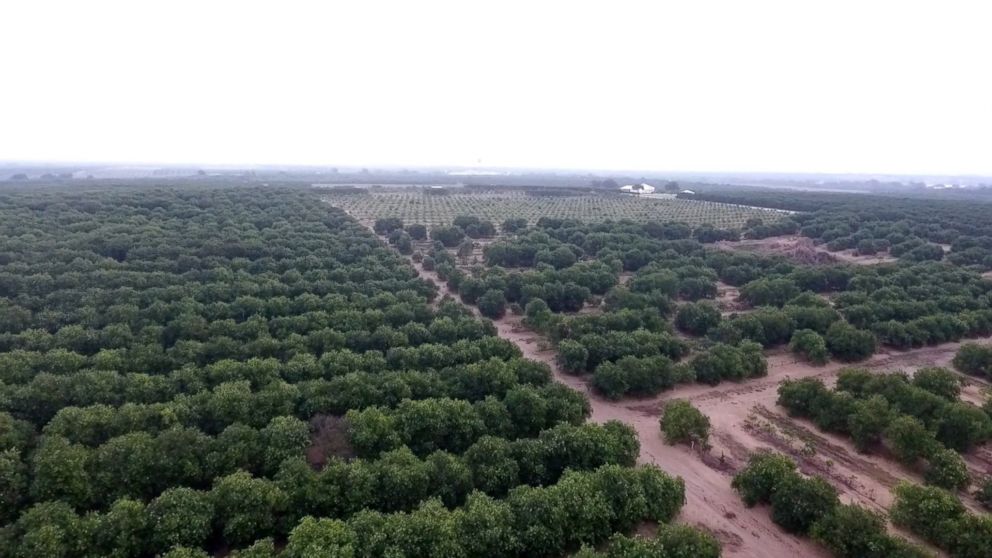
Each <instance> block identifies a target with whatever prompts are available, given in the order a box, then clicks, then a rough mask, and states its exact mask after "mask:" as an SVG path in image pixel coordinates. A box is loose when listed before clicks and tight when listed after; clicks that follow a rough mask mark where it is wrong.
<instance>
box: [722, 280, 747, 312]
mask: <svg viewBox="0 0 992 558" xmlns="http://www.w3.org/2000/svg"><path fill="white" fill-rule="evenodd" d="M740 296H741V291H740V289H738V288H737V287H734V286H731V285H728V284H726V283H724V282H723V281H717V283H716V299H714V302H715V303H716V306H717V308H719V309H720V313H721V314H723V315H724V316H729V315H731V314H740V313H743V312H746V311H747V310H748V305H747V303H745V302H743V301H741V299H740Z"/></svg>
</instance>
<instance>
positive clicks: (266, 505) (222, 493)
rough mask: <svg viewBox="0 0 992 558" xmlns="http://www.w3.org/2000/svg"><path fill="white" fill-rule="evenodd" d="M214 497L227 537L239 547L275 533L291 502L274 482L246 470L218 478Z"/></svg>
mask: <svg viewBox="0 0 992 558" xmlns="http://www.w3.org/2000/svg"><path fill="white" fill-rule="evenodd" d="M210 499H211V501H212V502H213V507H214V510H215V513H216V516H215V517H216V520H217V522H218V524H219V525H220V528H221V531H222V532H223V534H224V540H225V541H227V542H228V543H229V544H231V545H235V546H236V545H241V544H246V543H249V542H251V541H253V540H255V539H257V538H259V537H264V536H268V535H273V534H275V530H276V527H277V525H278V521H279V519H280V518H281V517H282V516H283V514H284V513H285V512H286V510H287V506H288V503H289V500H288V498H287V497H286V495H285V494H284V493H283V491H282V490H280V489H279V488H278V487H277V486H276V485H275V484H274V483H272V481H268V480H264V479H256V478H252V476H251V475H250V474H248V473H246V472H244V471H238V472H236V473H232V474H230V475H228V476H226V477H223V478H219V479H216V480H215V481H214V486H213V489H212V490H211V491H210Z"/></svg>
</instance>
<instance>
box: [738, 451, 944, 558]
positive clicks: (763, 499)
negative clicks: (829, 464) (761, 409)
mask: <svg viewBox="0 0 992 558" xmlns="http://www.w3.org/2000/svg"><path fill="white" fill-rule="evenodd" d="M732 486H733V487H734V489H735V490H737V492H738V493H739V494H740V495H741V498H742V499H743V500H744V504H745V505H747V506H748V507H752V506H755V505H758V504H771V514H772V521H774V522H775V523H777V524H778V525H780V526H782V528H783V529H785V530H786V531H789V532H791V533H795V534H799V535H806V534H808V535H810V536H811V537H812V538H813V539H814V540H816V541H817V542H819V543H820V544H822V545H823V546H824V547H825V548H827V550H829V551H830V553H831V554H832V555H834V556H837V557H838V558H888V557H900V558H916V557H919V558H923V557H925V556H928V553H927V552H926V551H924V550H923V549H921V548H918V547H915V546H913V545H911V544H909V543H907V542H906V541H904V540H902V539H899V538H897V537H893V536H891V535H889V534H888V533H887V532H886V528H885V521H884V520H883V519H882V517H881V516H879V515H878V514H875V513H873V512H871V511H869V510H867V509H865V508H862V507H860V506H857V505H842V504H841V503H840V499H839V498H838V497H837V491H836V490H835V489H834V488H833V487H832V486H830V484H829V483H827V482H826V481H825V480H823V479H822V478H820V477H804V476H802V475H800V474H799V473H798V472H797V471H796V466H795V463H793V462H792V460H791V459H789V458H788V457H786V456H784V455H781V454H777V453H771V452H762V453H757V454H754V455H753V456H751V459H750V460H749V461H748V464H747V466H746V467H745V468H744V469H742V470H741V471H740V472H738V473H737V475H736V476H734V480H733V482H732Z"/></svg>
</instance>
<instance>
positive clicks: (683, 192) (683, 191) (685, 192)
mask: <svg viewBox="0 0 992 558" xmlns="http://www.w3.org/2000/svg"><path fill="white" fill-rule="evenodd" d="M679 193H680V194H695V192H693V191H692V190H682V191H681V192H679Z"/></svg>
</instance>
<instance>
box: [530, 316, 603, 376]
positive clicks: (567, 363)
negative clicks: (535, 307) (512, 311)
mask: <svg viewBox="0 0 992 558" xmlns="http://www.w3.org/2000/svg"><path fill="white" fill-rule="evenodd" d="M527 310H528V314H529V313H530V310H531V307H530V305H529V304H528V305H527ZM588 360H589V351H588V350H586V348H585V346H584V345H582V343H579V342H578V341H575V340H573V339H565V340H562V341H561V342H560V343H558V362H559V364H561V367H562V368H563V369H564V370H565V372H568V373H570V374H583V373H585V372H586V371H587V370H588V368H587V363H588Z"/></svg>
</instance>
